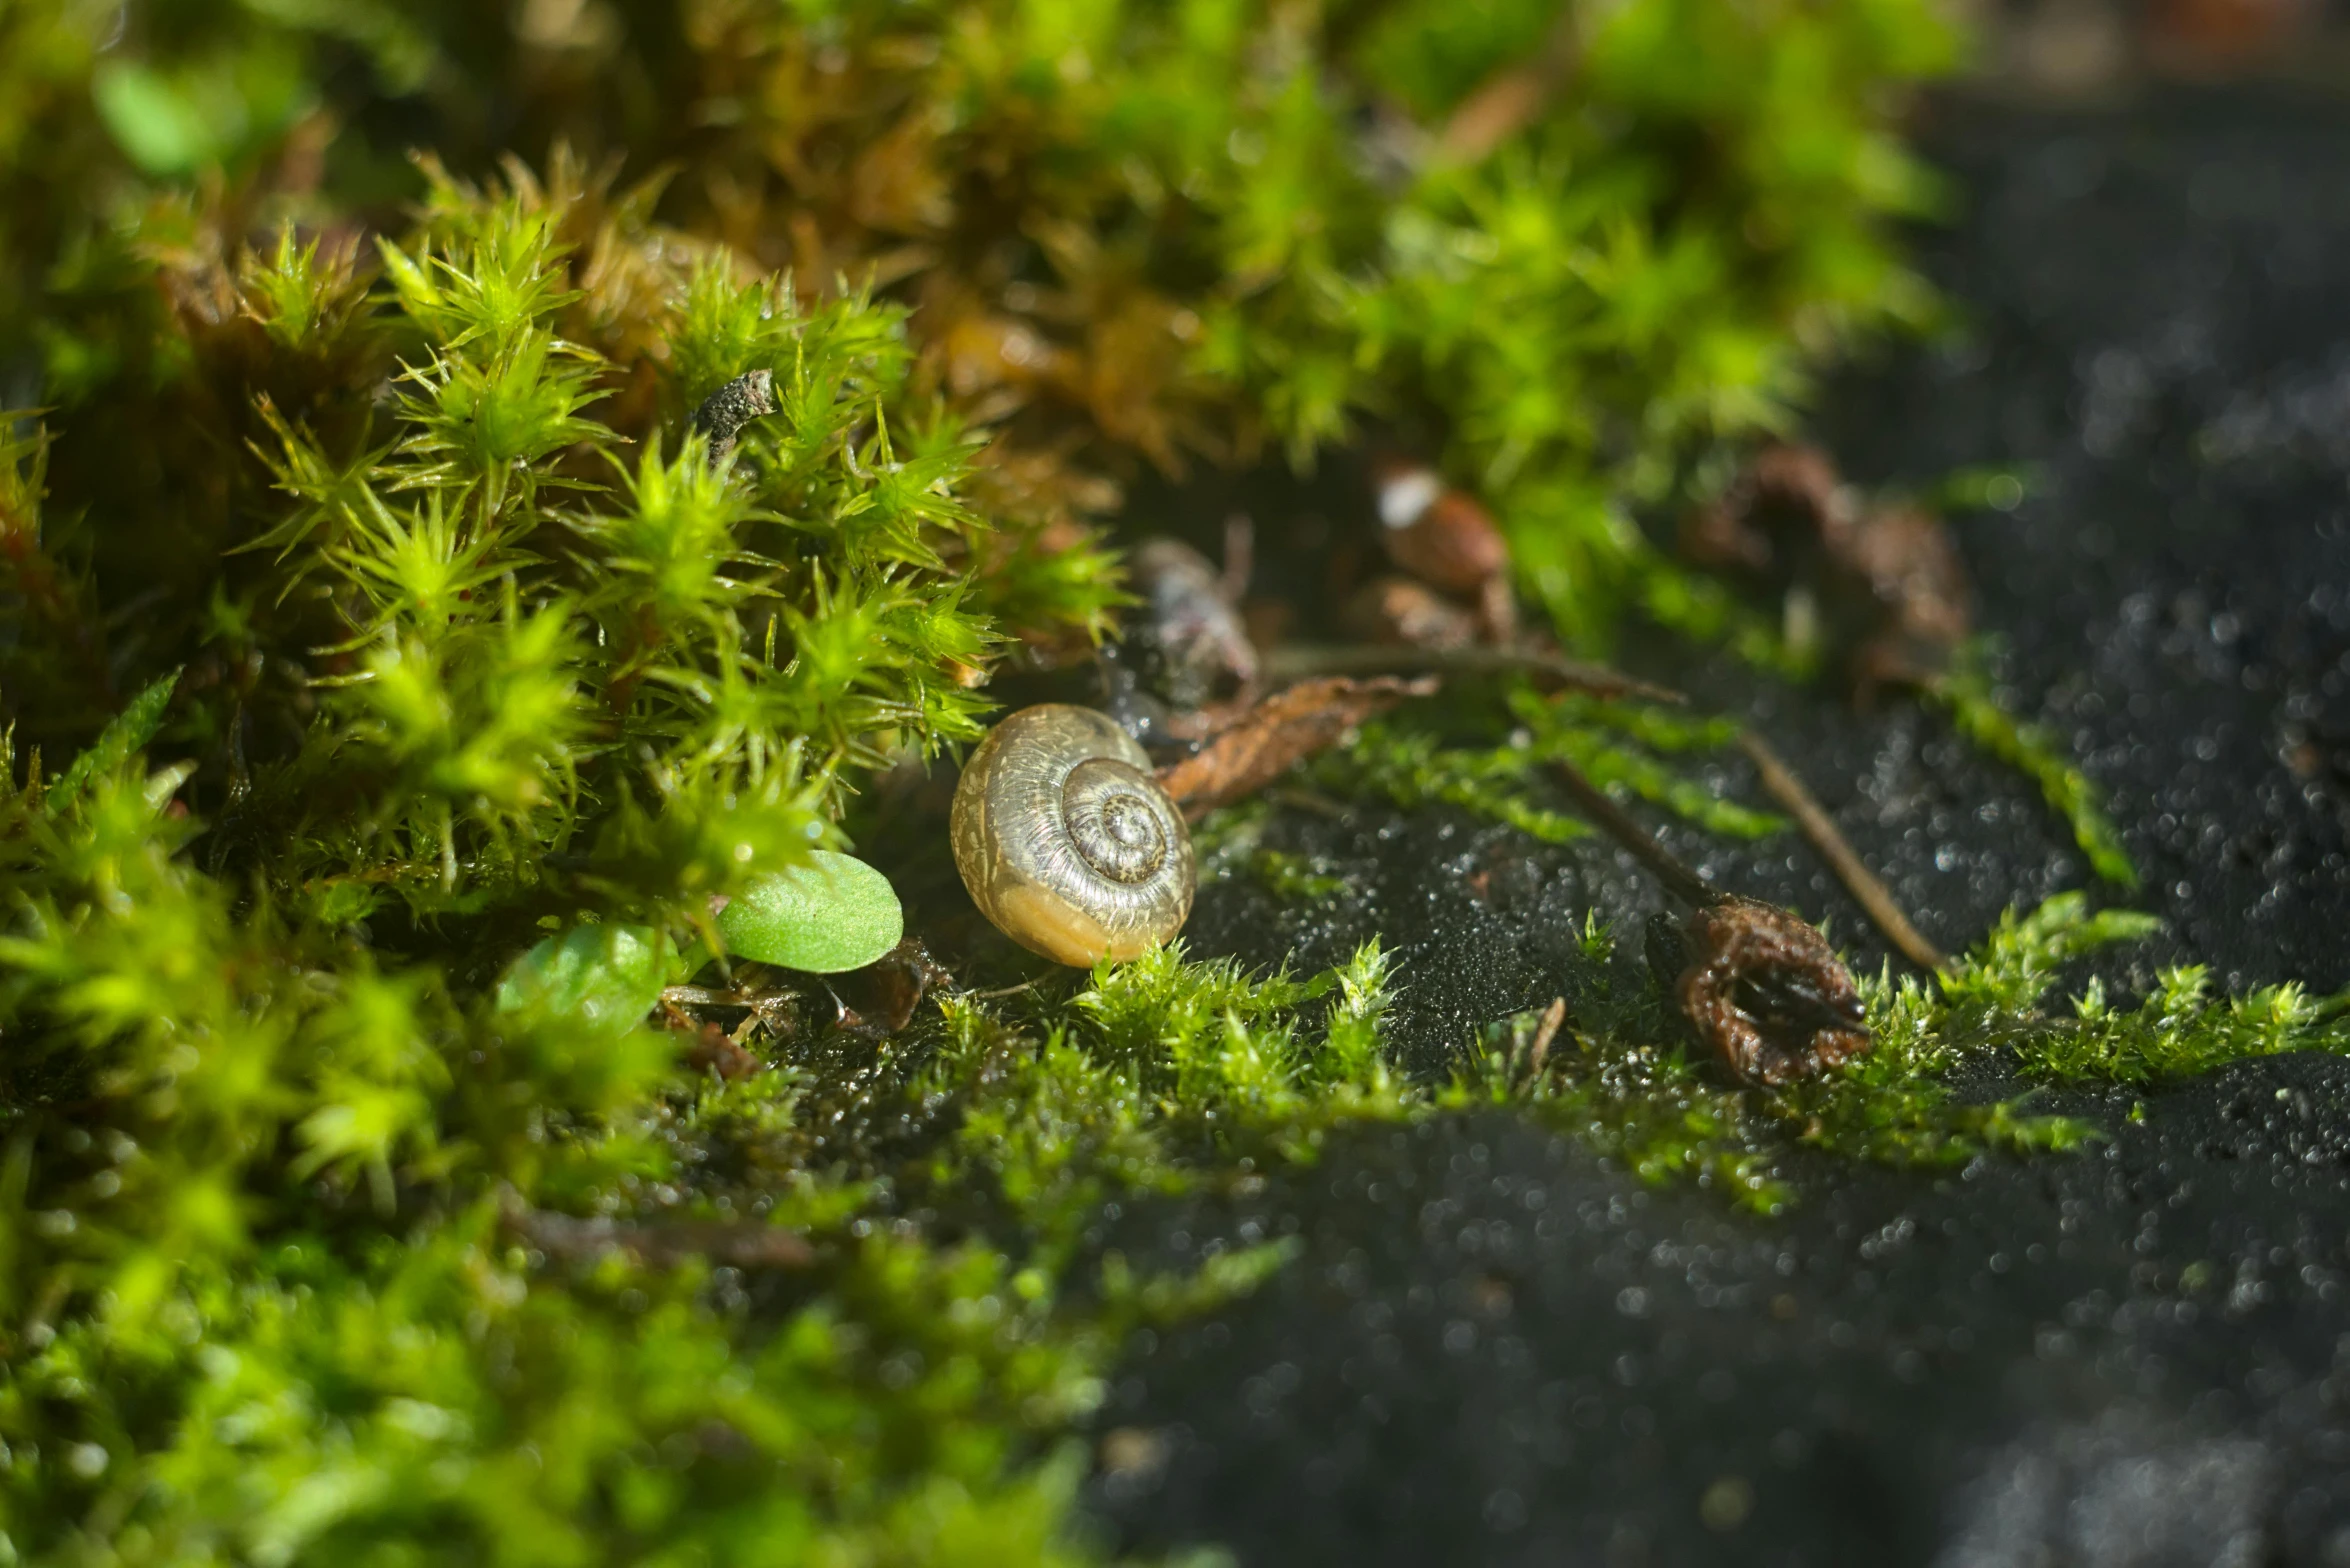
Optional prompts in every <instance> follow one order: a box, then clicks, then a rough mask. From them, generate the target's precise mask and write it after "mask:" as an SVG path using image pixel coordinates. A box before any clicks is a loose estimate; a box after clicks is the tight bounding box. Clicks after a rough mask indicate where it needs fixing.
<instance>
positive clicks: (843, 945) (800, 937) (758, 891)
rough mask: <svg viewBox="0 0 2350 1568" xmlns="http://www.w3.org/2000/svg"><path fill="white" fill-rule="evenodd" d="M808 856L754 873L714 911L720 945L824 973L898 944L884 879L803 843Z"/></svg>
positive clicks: (902, 918)
mask: <svg viewBox="0 0 2350 1568" xmlns="http://www.w3.org/2000/svg"><path fill="white" fill-rule="evenodd" d="M808 862H809V863H808V864H807V865H804V866H794V867H792V868H791V869H790V870H789V871H778V872H774V873H772V874H771V875H768V876H763V877H757V878H754V879H753V880H752V881H751V883H750V885H749V886H747V887H745V888H744V889H743V890H742V891H741V892H739V893H737V894H735V895H734V897H733V898H732V899H731V900H729V901H728V902H727V905H726V907H725V908H724V909H722V910H720V911H719V912H718V934H719V935H720V936H723V937H724V938H726V950H727V951H728V952H730V953H734V954H737V955H739V956H741V957H743V958H755V959H757V960H758V961H759V962H760V963H763V964H781V965H782V966H783V967H784V968H786V969H804V970H807V971H808V972H809V973H811V974H819V975H829V974H838V973H839V972H840V971H841V970H844V969H862V968H864V967H865V966H866V965H867V964H869V963H871V962H873V960H875V959H876V958H879V957H880V956H881V955H882V954H884V953H886V952H888V951H889V950H890V949H891V948H893V947H895V946H897V945H898V938H900V937H902V936H904V935H905V934H906V912H905V911H904V910H903V909H901V908H899V907H898V895H897V892H896V890H895V889H893V888H892V887H891V886H890V885H889V878H887V877H885V876H883V875H882V874H881V873H880V872H878V871H876V870H874V869H873V868H872V867H871V866H869V865H867V864H865V862H863V861H862V860H859V859H857V858H855V857H854V856H852V855H836V854H834V853H833V852H832V851H831V850H828V849H818V850H811V851H810V852H809V855H808Z"/></svg>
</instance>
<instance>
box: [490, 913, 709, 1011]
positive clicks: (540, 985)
mask: <svg viewBox="0 0 2350 1568" xmlns="http://www.w3.org/2000/svg"><path fill="white" fill-rule="evenodd" d="M672 963H673V955H672V952H671V949H670V946H669V943H668V940H667V939H666V938H664V937H663V936H662V935H661V934H660V933H659V932H658V931H653V930H649V929H648V928H646V927H644V926H627V925H591V926H578V927H574V928H573V929H572V930H569V931H566V932H564V933H562V934H561V935H560V936H551V937H548V938H546V939H545V940H544V941H542V942H539V943H537V944H536V945H535V946H533V947H532V948H531V949H530V951H529V952H527V953H524V954H523V955H522V956H521V957H520V958H517V959H516V960H514V962H513V963H512V964H511V965H510V966H508V968H507V970H506V973H505V975H504V977H503V978H501V979H500V980H499V981H498V1002H497V1006H498V1011H499V1012H501V1013H522V1012H535V1013H539V1014H542V1015H545V1016H551V1017H562V1018H570V1019H574V1020H577V1021H578V1022H580V1023H583V1024H585V1025H587V1026H588V1027H589V1028H590V1029H593V1030H596V1031H598V1032H608V1033H612V1034H618V1033H620V1032H621V1031H622V1030H625V1029H627V1028H628V1027H629V1026H630V1025H632V1024H634V1023H635V1022H636V1021H637V1020H638V1019H640V1018H642V1017H644V1016H645V1014H647V1013H649V1012H651V1011H652V1010H653V1004H654V1003H655V1002H658V1001H659V1000H660V999H661V988H662V986H664V985H666V984H668V982H669V971H670V969H671V967H672Z"/></svg>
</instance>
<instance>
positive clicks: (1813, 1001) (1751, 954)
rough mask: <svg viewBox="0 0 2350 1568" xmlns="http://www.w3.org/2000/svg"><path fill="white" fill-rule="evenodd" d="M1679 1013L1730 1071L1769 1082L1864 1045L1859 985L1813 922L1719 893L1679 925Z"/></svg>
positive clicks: (1833, 1063) (1801, 1074)
mask: <svg viewBox="0 0 2350 1568" xmlns="http://www.w3.org/2000/svg"><path fill="white" fill-rule="evenodd" d="M1682 939H1683V941H1684V942H1685V943H1686V944H1687V946H1688V952H1689V966H1688V967H1687V968H1686V969H1684V970H1683V971H1682V972H1681V980H1680V986H1679V990H1680V993H1681V1008H1682V1011H1684V1012H1685V1013H1687V1014H1688V1015H1689V1021H1690V1023H1691V1024H1693V1025H1694V1026H1695V1027H1696V1029H1697V1034H1698V1038H1700V1039H1701V1040H1703V1041H1704V1042H1705V1043H1706V1044H1707V1045H1708V1046H1709V1047H1711V1048H1712V1049H1713V1051H1714V1052H1715V1053H1716V1054H1717V1055H1719V1056H1720V1057H1721V1059H1722V1061H1723V1063H1724V1065H1726V1066H1727V1067H1728V1068H1729V1069H1730V1071H1731V1072H1733V1073H1735V1074H1736V1075H1737V1076H1738V1077H1740V1078H1742V1079H1744V1080H1746V1081H1747V1082H1748V1083H1756V1084H1763V1085H1766V1086H1768V1087H1771V1088H1777V1087H1779V1086H1781V1085H1783V1084H1789V1083H1793V1082H1795V1081H1796V1080H1798V1079H1802V1078H1809V1077H1812V1076H1814V1075H1815V1074H1818V1073H1822V1072H1827V1071H1829V1070H1831V1069H1834V1068H1837V1067H1841V1066H1842V1065H1843V1064H1844V1063H1846V1062H1848V1061H1850V1060H1852V1059H1853V1058H1854V1057H1857V1056H1860V1055H1862V1054H1864V1053H1865V1052H1866V1051H1867V1050H1868V1049H1869V1046H1870V1043H1871V1038H1870V1035H1869V1028H1868V1023H1867V1021H1866V1013H1865V1009H1864V1007H1863V1005H1862V1003H1861V997H1860V990H1859V988H1858V987H1856V986H1855V985H1854V984H1853V983H1852V973H1851V971H1850V970H1848V969H1846V968H1845V967H1844V961H1843V960H1842V959H1840V958H1838V957H1837V956H1836V951H1835V949H1833V948H1831V947H1830V946H1828V940H1827V938H1825V937H1823V936H1821V935H1820V933H1819V930H1818V928H1817V927H1815V926H1813V925H1811V924H1809V923H1808V922H1806V921H1804V920H1802V919H1801V918H1799V917H1797V916H1796V915H1794V914H1791V913H1789V912H1788V911H1787V910H1784V909H1780V908H1778V907H1777V906H1775V905H1771V904H1765V903H1762V902H1760V901H1758V900H1755V899H1751V898H1739V897H1736V896H1734V895H1729V894H1723V895H1720V896H1718V897H1716V898H1715V899H1714V900H1713V901H1712V902H1710V903H1707V904H1704V905H1701V906H1699V907H1698V908H1697V909H1696V910H1695V911H1694V912H1693V913H1692V914H1691V915H1690V917H1689V919H1688V921H1687V922H1686V924H1684V926H1683V927H1682Z"/></svg>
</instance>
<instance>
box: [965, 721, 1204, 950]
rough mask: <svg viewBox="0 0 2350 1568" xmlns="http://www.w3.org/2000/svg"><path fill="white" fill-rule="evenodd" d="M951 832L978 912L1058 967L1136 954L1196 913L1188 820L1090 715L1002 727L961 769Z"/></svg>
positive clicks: (1121, 739) (1109, 727)
mask: <svg viewBox="0 0 2350 1568" xmlns="http://www.w3.org/2000/svg"><path fill="white" fill-rule="evenodd" d="M951 831H952V835H953V838H954V845H955V866H956V869H957V870H959V871H961V872H962V873H963V885H964V886H965V887H967V888H969V889H970V890H971V898H972V901H973V902H974V903H976V904H978V906H979V909H980V912H981V913H982V914H984V915H986V916H987V918H988V919H989V920H991V921H993V922H994V923H995V925H996V928H997V929H998V930H1000V931H1002V932H1003V933H1004V934H1005V935H1006V936H1008V937H1010V938H1011V939H1012V940H1013V941H1015V942H1018V943H1019V944H1020V945H1021V946H1022V947H1025V948H1027V949H1029V950H1030V951H1031V952H1035V953H1041V954H1043V955H1044V956H1045V957H1047V958H1050V959H1052V960H1053V961H1054V962H1056V963H1063V964H1073V965H1077V966H1080V967H1083V966H1085V965H1089V964H1092V963H1094V962H1096V961H1097V960H1100V959H1103V958H1132V957H1134V956H1135V955H1136V954H1138V953H1141V952H1144V951H1145V950H1147V949H1149V948H1151V947H1153V946H1155V945H1157V944H1158V943H1160V942H1164V941H1165V940H1167V939H1168V938H1169V937H1171V936H1173V935H1174V934H1175V933H1176V932H1178V931H1180V930H1182V929H1183V922H1184V920H1185V918H1186V917H1188V916H1189V915H1190V913H1191V896H1192V892H1193V889H1194V887H1195V885H1196V877H1197V872H1196V868H1195V866H1194V864H1193V860H1192V853H1191V833H1190V831H1189V830H1188V829H1187V828H1185V827H1184V825H1183V813H1182V812H1181V811H1179V810H1177V809H1176V806H1175V802H1174V801H1173V800H1171V799H1169V798H1168V796H1167V792H1166V791H1165V790H1164V789H1161V788H1160V787H1159V781H1158V780H1157V779H1156V778H1154V777H1153V776H1152V774H1151V765H1150V758H1149V757H1148V756H1146V755H1145V754H1144V752H1143V749H1142V748H1141V747H1140V746H1138V745H1136V744H1135V743H1134V741H1133V739H1132V738H1131V737H1129V736H1128V735H1127V734H1126V732H1125V731H1124V730H1122V729H1120V728H1118V726H1117V725H1116V724H1115V723H1113V722H1112V721H1111V720H1110V719H1109V718H1108V716H1106V715H1104V714H1100V713H1096V712H1095V711H1094V710H1092V709H1091V708H1078V707H1071V706H1068V705H1066V704H1062V703H1045V704H1043V705H1041V706H1038V707H1034V708H1022V709H1021V710H1020V711H1019V712H1017V713H1014V714H1012V715H1011V716H1010V717H1008V718H1006V719H1005V720H1004V721H1003V722H1002V723H1000V724H998V725H997V726H996V727H995V728H994V729H993V730H991V731H990V732H989V733H988V736H987V738H986V739H985V740H983V741H981V742H980V743H979V749H978V750H976V751H974V752H973V753H972V754H971V760H970V761H969V762H967V763H965V764H964V766H963V779H962V782H961V783H960V784H959V785H957V786H956V789H955V808H954V818H953V824H952V829H951Z"/></svg>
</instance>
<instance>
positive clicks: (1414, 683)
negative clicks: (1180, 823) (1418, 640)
mask: <svg viewBox="0 0 2350 1568" xmlns="http://www.w3.org/2000/svg"><path fill="white" fill-rule="evenodd" d="M1438 684H1439V683H1438V682H1437V681H1436V679H1435V678H1434V677H1432V676H1422V677H1420V678H1418V679H1416V680H1407V679H1404V678H1402V677H1399V676H1393V675H1382V676H1375V677H1372V678H1370V679H1367V680H1357V679H1354V678H1352V677H1349V676H1343V675H1334V676H1325V677H1323V678H1322V679H1319V680H1310V681H1300V682H1298V684H1296V685H1295V686H1292V687H1289V688H1288V689H1287V690H1284V691H1279V692H1275V693H1274V694H1273V695H1272V696H1270V697H1267V698H1266V699H1265V700H1264V701H1263V702H1260V703H1258V704H1257V705H1256V706H1255V707H1253V708H1251V709H1249V711H1248V712H1247V713H1246V714H1244V715H1242V716H1241V718H1240V720H1239V722H1237V723H1235V724H1234V725H1232V726H1231V727H1230V728H1228V729H1226V730H1225V731H1224V732H1223V733H1222V734H1220V735H1218V736H1217V737H1216V738H1215V739H1214V740H1212V741H1210V742H1208V744H1207V745H1205V746H1203V747H1202V748H1201V749H1200V750H1199V751H1198V753H1196V754H1195V755H1193V756H1190V757H1186V758H1184V759H1183V760H1182V761H1181V762H1178V763H1175V764H1173V765H1171V766H1169V767H1164V768H1161V769H1160V770H1159V783H1160V785H1161V787H1163V788H1164V789H1165V790H1166V791H1167V793H1168V794H1169V795H1171V796H1172V797H1174V800H1175V804H1177V805H1178V806H1181V807H1182V808H1183V815H1184V816H1185V817H1186V818H1187V819H1188V820H1190V821H1193V822H1197V821H1198V820H1199V819H1200V818H1202V817H1204V816H1206V815H1207V814H1208V813H1209V812H1211V811H1213V810H1215V809H1216V808H1217V807H1218V806H1224V805H1229V804H1231V803H1232V802H1233V801H1236V800H1241V799H1244V798H1246V797H1247V796H1250V795H1253V794H1255V793H1256V792H1257V791H1258V790H1260V789H1262V788H1264V787H1265V786H1266V785H1267V784H1270V783H1271V782H1272V781H1273V780H1275V779H1276V778H1279V777H1280V776H1281V775H1282V774H1284V773H1286V772H1288V771H1289V769H1291V768H1292V767H1294V766H1296V765H1297V764H1298V763H1300V762H1302V761H1304V760H1305V759H1306V758H1308V757H1310V756H1312V755H1313V754H1314V753H1315V752H1317V751H1321V750H1323V749H1324V748H1326V747H1328V746H1330V745H1332V744H1334V743H1335V742H1336V741H1337V740H1338V738H1339V737H1340V736H1342V735H1344V734H1345V733H1346V732H1347V731H1348V730H1351V729H1353V728H1354V727H1355V726H1356V725H1358V724H1360V723H1362V722H1363V721H1364V720H1365V719H1370V718H1375V717H1377V716H1378V715H1379V714H1382V713H1385V712H1386V711H1387V710H1388V709H1390V708H1392V707H1394V706H1395V705H1396V704H1397V703H1399V702H1401V701H1403V700H1404V699H1405V698H1406V697H1425V696H1428V695H1429V694H1430V693H1432V692H1434V691H1435V690H1436V688H1437V685H1438Z"/></svg>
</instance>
